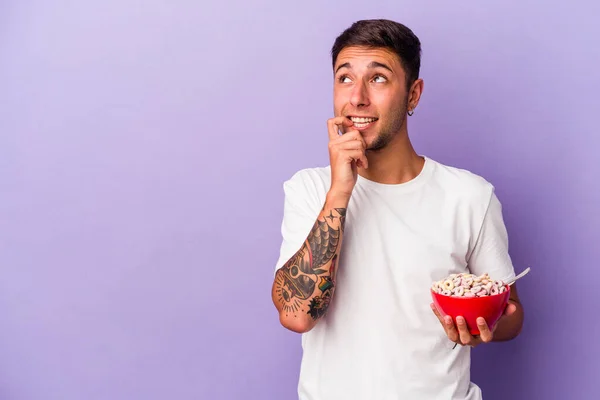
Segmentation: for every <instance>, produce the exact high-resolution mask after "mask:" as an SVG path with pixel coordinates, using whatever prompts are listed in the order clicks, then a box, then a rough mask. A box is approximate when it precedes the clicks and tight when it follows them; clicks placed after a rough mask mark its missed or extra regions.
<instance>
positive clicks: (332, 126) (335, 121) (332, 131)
mask: <svg viewBox="0 0 600 400" xmlns="http://www.w3.org/2000/svg"><path fill="white" fill-rule="evenodd" d="M343 126H346V127H350V126H352V121H351V120H350V119H349V118H346V117H335V118H330V119H328V120H327V131H328V132H329V140H334V139H336V138H337V137H339V130H340V129H341V128H342V127H343Z"/></svg>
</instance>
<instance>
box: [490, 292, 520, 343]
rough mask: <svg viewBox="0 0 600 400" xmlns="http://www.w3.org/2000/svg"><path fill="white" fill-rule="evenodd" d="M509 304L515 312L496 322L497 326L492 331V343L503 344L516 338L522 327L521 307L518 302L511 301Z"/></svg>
mask: <svg viewBox="0 0 600 400" xmlns="http://www.w3.org/2000/svg"><path fill="white" fill-rule="evenodd" d="M509 303H510V304H514V305H515V307H516V310H515V312H514V313H512V314H511V315H507V316H505V317H504V318H501V319H500V321H498V326H497V327H496V330H495V331H494V339H493V341H494V342H505V341H508V340H512V339H514V338H516V337H517V336H518V335H519V333H520V332H521V328H522V327H523V320H524V312H523V307H522V306H521V304H520V303H519V302H518V301H514V300H512V299H511V300H509Z"/></svg>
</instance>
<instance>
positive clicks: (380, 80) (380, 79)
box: [373, 75, 387, 83]
mask: <svg viewBox="0 0 600 400" xmlns="http://www.w3.org/2000/svg"><path fill="white" fill-rule="evenodd" d="M373 81H374V82H375V83H383V82H386V81H387V79H386V78H385V76H383V75H377V76H375V77H374V78H373Z"/></svg>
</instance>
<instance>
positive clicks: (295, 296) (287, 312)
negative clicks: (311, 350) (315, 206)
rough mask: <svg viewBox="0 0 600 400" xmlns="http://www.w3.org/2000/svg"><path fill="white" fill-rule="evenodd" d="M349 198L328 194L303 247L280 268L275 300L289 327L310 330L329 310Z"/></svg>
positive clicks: (282, 319) (274, 292)
mask: <svg viewBox="0 0 600 400" xmlns="http://www.w3.org/2000/svg"><path fill="white" fill-rule="evenodd" d="M347 206H348V199H347V198H343V197H342V198H336V197H334V196H333V195H328V197H327V200H326V201H325V206H324V207H323V209H322V210H321V212H320V213H319V216H318V217H317V220H316V221H315V224H314V225H313V228H312V229H311V231H310V233H309V234H308V237H307V238H306V240H305V241H304V243H303V245H302V247H301V248H300V249H299V250H298V251H297V252H296V253H295V254H294V255H293V256H292V257H291V258H290V259H289V260H288V261H287V262H286V263H285V264H284V265H283V266H282V267H281V268H280V269H279V270H278V271H277V273H276V275H275V280H274V282H273V288H272V293H271V294H272V299H273V303H274V304H275V307H277V310H278V311H279V320H280V322H281V324H282V325H283V326H284V327H286V328H287V329H289V330H291V331H294V332H298V333H303V332H308V331H309V330H311V329H312V328H313V327H314V326H315V324H316V323H317V322H318V320H319V319H320V318H321V317H322V316H324V315H325V314H326V313H327V308H328V306H329V303H330V301H331V298H332V296H333V293H334V291H335V272H336V268H337V258H338V255H339V252H340V248H341V245H342V237H343V232H344V223H345V216H346V207H347Z"/></svg>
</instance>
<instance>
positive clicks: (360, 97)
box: [350, 80, 369, 108]
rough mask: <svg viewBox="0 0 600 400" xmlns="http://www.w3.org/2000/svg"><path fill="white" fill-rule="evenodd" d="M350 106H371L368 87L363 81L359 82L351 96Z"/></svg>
mask: <svg viewBox="0 0 600 400" xmlns="http://www.w3.org/2000/svg"><path fill="white" fill-rule="evenodd" d="M350 104H352V106H354V107H357V108H358V107H364V106H368V105H369V93H368V90H367V86H366V85H365V84H364V83H363V82H362V81H360V80H359V81H357V82H356V84H355V85H354V87H353V88H352V93H351V94H350Z"/></svg>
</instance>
